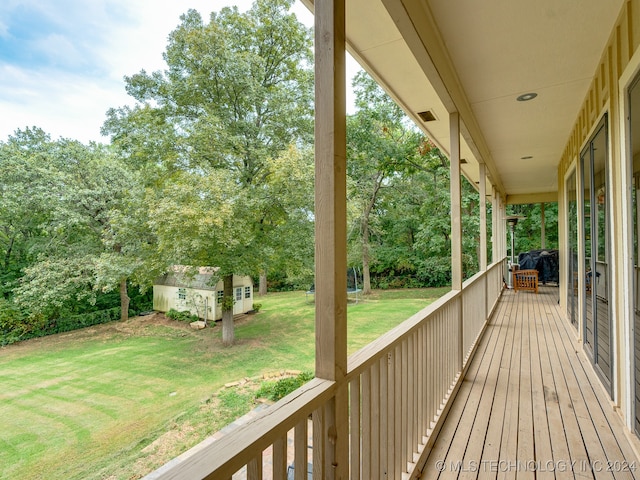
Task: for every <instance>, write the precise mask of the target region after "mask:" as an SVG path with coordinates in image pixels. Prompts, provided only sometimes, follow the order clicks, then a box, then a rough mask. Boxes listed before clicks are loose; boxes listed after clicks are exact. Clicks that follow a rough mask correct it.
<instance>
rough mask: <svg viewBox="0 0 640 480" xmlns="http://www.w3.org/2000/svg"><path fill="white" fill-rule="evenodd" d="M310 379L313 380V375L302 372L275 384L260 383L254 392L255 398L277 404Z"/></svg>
mask: <svg viewBox="0 0 640 480" xmlns="http://www.w3.org/2000/svg"><path fill="white" fill-rule="evenodd" d="M311 379H313V373H311V372H302V373H301V374H299V375H297V376H295V377H287V378H281V379H280V380H278V381H276V382H262V385H260V388H259V389H258V391H257V392H256V398H266V399H268V400H272V401H274V402H277V401H278V400H280V399H281V398H283V397H286V396H287V395H289V394H290V393H291V392H293V391H294V390H297V389H298V388H300V387H301V386H302V385H304V384H305V383H307V382H308V381H309V380H311Z"/></svg>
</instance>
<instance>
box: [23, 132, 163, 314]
mask: <svg viewBox="0 0 640 480" xmlns="http://www.w3.org/2000/svg"><path fill="white" fill-rule="evenodd" d="M31 187H32V188H35V189H36V190H40V191H41V192H42V193H41V194H40V195H39V197H40V199H41V200H42V201H43V202H44V204H45V205H47V206H48V208H49V212H48V222H47V224H46V225H45V226H43V228H44V230H45V233H44V234H43V241H42V242H41V244H40V245H39V249H38V257H37V260H36V261H35V262H34V263H32V264H31V265H29V266H28V267H26V268H25V269H24V275H23V276H22V278H21V284H20V287H19V288H18V289H17V291H16V292H17V299H18V300H19V301H20V302H21V303H22V304H23V305H27V306H28V307H29V309H30V310H37V309H55V308H59V307H62V306H63V305H64V304H65V302H67V301H68V300H70V299H83V298H84V299H88V300H89V301H95V296H96V293H97V292H98V291H109V290H112V289H114V288H116V289H119V291H120V300H121V316H122V319H127V318H128V311H129V296H128V291H127V282H128V281H129V280H130V279H131V278H132V277H133V276H134V275H135V274H136V271H137V270H139V269H141V267H142V261H143V258H144V257H145V250H146V251H151V248H150V247H149V241H148V239H147V237H145V236H141V237H140V236H136V235H132V234H131V232H129V231H128V229H123V228H121V227H119V226H118V222H121V221H122V222H124V220H121V219H127V220H126V223H127V225H128V226H129V227H132V225H133V223H134V219H137V220H139V221H141V222H144V219H142V220H141V219H140V218H139V217H136V215H135V213H136V212H137V213H138V214H140V213H144V209H143V208H142V207H141V200H142V195H141V190H140V182H139V181H138V178H137V177H136V176H135V174H134V173H133V172H131V171H130V170H129V169H128V168H127V167H126V166H125V165H124V164H123V163H122V162H121V161H120V160H119V159H118V158H117V157H116V156H115V155H113V154H112V152H111V151H110V150H109V148H108V147H106V146H104V145H99V144H91V145H89V146H87V145H83V144H81V143H79V142H76V141H71V140H65V139H60V140H58V141H57V142H55V148H51V149H50V150H49V151H48V152H47V157H46V159H45V161H44V163H43V164H42V175H41V177H40V179H39V182H37V183H36V184H31ZM125 230H126V233H124V232H125ZM140 230H141V229H140V228H138V229H137V232H138V233H139V232H140Z"/></svg>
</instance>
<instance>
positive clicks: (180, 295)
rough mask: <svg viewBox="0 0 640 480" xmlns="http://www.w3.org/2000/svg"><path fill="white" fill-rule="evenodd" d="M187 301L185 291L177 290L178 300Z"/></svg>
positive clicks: (182, 289)
mask: <svg viewBox="0 0 640 480" xmlns="http://www.w3.org/2000/svg"><path fill="white" fill-rule="evenodd" d="M186 299H187V289H186V288H179V289H178V300H186Z"/></svg>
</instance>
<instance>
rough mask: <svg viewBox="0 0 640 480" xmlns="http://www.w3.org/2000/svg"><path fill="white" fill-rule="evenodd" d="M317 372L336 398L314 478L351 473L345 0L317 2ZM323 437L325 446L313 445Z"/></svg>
mask: <svg viewBox="0 0 640 480" xmlns="http://www.w3.org/2000/svg"><path fill="white" fill-rule="evenodd" d="M315 82H316V95H315V100H316V101H315V108H316V123H315V161H316V169H315V172H316V178H315V221H316V248H315V254H316V274H315V285H316V294H315V301H316V376H317V377H319V378H324V379H327V380H334V381H336V382H337V384H338V390H337V392H336V396H335V397H334V399H333V400H332V401H331V402H329V404H327V405H326V406H325V407H323V408H322V411H321V412H317V413H315V414H314V437H316V435H317V438H314V452H313V453H314V459H313V464H314V478H315V477H316V476H318V477H319V478H320V477H321V478H327V479H334V478H335V479H338V478H347V475H348V472H349V465H348V461H349V453H348V452H349V439H348V435H349V430H348V396H347V384H346V382H345V380H344V377H345V374H346V371H347V228H346V218H347V207H346V201H347V189H346V92H345V90H346V88H345V83H346V82H345V5H344V0H323V1H320V2H316V3H315ZM318 440H319V441H320V443H321V445H317V444H316V443H315V442H316V441H318Z"/></svg>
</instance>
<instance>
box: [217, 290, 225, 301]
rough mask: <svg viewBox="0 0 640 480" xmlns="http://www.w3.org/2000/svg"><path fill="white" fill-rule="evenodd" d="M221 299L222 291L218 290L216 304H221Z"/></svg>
mask: <svg viewBox="0 0 640 480" xmlns="http://www.w3.org/2000/svg"><path fill="white" fill-rule="evenodd" d="M223 297H224V291H222V290H218V303H222V298H223Z"/></svg>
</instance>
